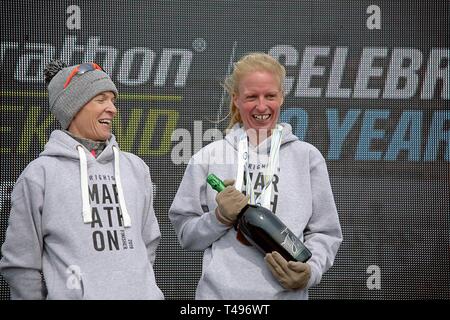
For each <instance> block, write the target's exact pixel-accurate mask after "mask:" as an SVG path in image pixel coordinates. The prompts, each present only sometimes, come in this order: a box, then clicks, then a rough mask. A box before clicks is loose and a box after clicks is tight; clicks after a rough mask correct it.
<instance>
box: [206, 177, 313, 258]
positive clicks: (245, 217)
mask: <svg viewBox="0 0 450 320" xmlns="http://www.w3.org/2000/svg"><path fill="white" fill-rule="evenodd" d="M206 181H207V182H208V183H209V185H210V186H211V187H212V188H213V189H214V190H216V191H217V192H221V191H222V190H223V189H225V185H224V184H223V181H222V180H220V179H219V178H218V177H217V176H215V175H214V174H210V175H208V177H207V179H206ZM236 227H237V229H238V230H239V231H240V232H241V233H242V234H243V235H244V237H245V239H246V240H247V241H248V242H250V243H251V244H252V245H254V246H255V247H256V248H257V249H258V250H260V251H261V252H262V253H263V254H266V253H270V252H272V251H277V252H278V253H279V254H281V255H282V256H283V257H284V258H285V259H286V260H287V261H301V262H305V261H307V260H308V259H309V258H311V252H310V251H309V250H308V248H306V247H305V245H304V244H303V243H302V242H301V241H300V240H299V239H298V238H297V236H296V235H295V234H294V233H293V232H292V231H291V230H289V229H288V227H286V225H285V224H284V223H283V222H282V221H281V220H280V219H279V218H278V217H277V216H276V215H275V214H274V213H273V212H272V211H270V210H268V209H266V208H264V207H262V206H256V205H252V204H247V205H246V206H245V207H244V208H242V210H241V212H240V213H239V216H238V219H237V220H236Z"/></svg>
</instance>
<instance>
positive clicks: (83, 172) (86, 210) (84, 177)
mask: <svg viewBox="0 0 450 320" xmlns="http://www.w3.org/2000/svg"><path fill="white" fill-rule="evenodd" d="M77 150H78V154H79V156H80V183H81V199H82V202H83V222H84V223H91V222H92V213H91V206H90V204H89V184H88V174H87V160H86V154H85V153H84V149H83V147H82V146H81V145H78V146H77ZM113 151H114V175H115V178H116V186H117V194H118V197H119V205H120V210H121V212H122V218H123V224H124V226H125V227H130V226H131V218H130V215H129V214H128V210H127V207H126V205H125V197H124V196H123V189H122V182H121V180H120V165H119V150H118V149H117V148H116V147H114V146H113Z"/></svg>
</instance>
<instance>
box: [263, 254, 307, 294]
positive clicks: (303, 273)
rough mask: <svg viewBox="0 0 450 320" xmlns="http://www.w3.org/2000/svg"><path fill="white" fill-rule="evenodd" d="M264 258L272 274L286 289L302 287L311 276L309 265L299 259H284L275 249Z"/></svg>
mask: <svg viewBox="0 0 450 320" xmlns="http://www.w3.org/2000/svg"><path fill="white" fill-rule="evenodd" d="M264 260H265V261H266V263H267V266H268V267H269V269H270V271H271V272H272V274H273V276H274V277H275V278H276V279H277V280H278V281H279V282H280V284H281V285H282V286H283V287H284V288H286V289H292V290H296V289H303V288H305V287H306V285H307V284H308V281H309V278H310V277H311V267H310V266H309V264H307V263H303V262H299V261H289V262H288V261H286V259H284V258H283V257H282V256H281V254H279V253H278V252H276V251H273V252H272V253H268V254H266V256H265V257H264Z"/></svg>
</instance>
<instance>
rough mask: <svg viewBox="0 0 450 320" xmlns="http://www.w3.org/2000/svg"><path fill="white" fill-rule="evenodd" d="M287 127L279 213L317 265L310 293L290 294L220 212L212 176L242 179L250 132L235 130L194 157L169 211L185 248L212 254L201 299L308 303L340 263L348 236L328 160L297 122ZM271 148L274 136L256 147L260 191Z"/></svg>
mask: <svg viewBox="0 0 450 320" xmlns="http://www.w3.org/2000/svg"><path fill="white" fill-rule="evenodd" d="M281 125H282V126H283V130H282V142H281V147H280V156H279V159H280V160H279V161H280V166H279V170H278V172H276V173H275V177H274V180H273V181H274V183H275V185H274V188H273V189H274V192H273V195H272V203H271V209H272V211H273V212H275V214H277V216H278V217H279V218H280V219H281V220H282V221H283V222H284V223H285V224H286V226H287V227H288V228H289V229H291V230H292V231H293V232H294V233H295V234H296V235H297V236H298V237H299V238H300V239H301V240H303V241H304V243H305V245H306V246H307V247H308V249H309V250H310V251H311V252H312V257H311V259H310V260H309V261H308V262H307V263H308V264H309V265H310V266H311V278H310V281H309V283H308V285H307V288H306V289H305V290H286V289H284V288H283V287H282V286H281V285H280V284H279V283H278V281H277V280H276V279H275V278H274V277H273V275H272V274H271V272H270V270H269V268H268V267H267V265H266V263H265V261H264V259H263V258H264V256H263V254H261V253H260V252H259V251H257V249H256V248H255V247H251V246H245V245H243V244H241V243H240V242H239V241H238V240H236V231H235V230H234V228H230V227H227V226H225V225H224V224H222V223H220V222H219V221H218V220H217V218H216V216H215V214H214V210H215V208H216V206H217V204H216V201H215V197H216V194H217V193H216V191H214V190H213V189H212V188H211V187H209V186H208V185H207V184H206V177H207V175H208V174H209V173H214V174H216V175H217V176H218V177H220V178H222V179H234V178H235V177H236V174H237V148H238V142H239V137H240V135H241V134H242V132H243V129H242V128H241V127H239V125H235V126H234V127H233V129H232V131H231V132H230V133H228V134H227V135H226V137H225V139H223V140H219V141H215V142H213V143H211V144H209V145H207V146H205V147H204V148H203V149H201V150H200V151H199V152H198V153H196V154H195V155H194V156H193V157H192V158H191V159H190V162H189V164H188V166H187V168H186V171H185V174H184V177H183V179H182V182H181V184H180V187H179V189H178V192H177V194H176V196H175V199H174V201H173V203H172V206H171V208H170V210H169V218H170V220H171V222H172V224H173V226H174V228H175V231H176V233H177V236H178V239H179V241H180V244H181V246H182V247H183V248H185V249H189V250H204V255H203V269H202V276H201V278H200V281H199V283H198V286H197V291H196V299H231V300H232V299H239V300H244V299H308V291H307V289H308V288H309V287H311V286H313V285H316V284H318V283H319V282H320V280H321V278H322V275H323V273H324V272H325V271H327V270H328V269H329V268H330V267H331V266H332V265H333V262H334V258H335V256H336V253H337V250H338V248H339V246H340V243H341V242H342V233H341V227H340V223H339V219H338V215H337V211H336V206H335V203H334V199H333V194H332V190H331V186H330V182H329V177H328V172H327V168H326V163H325V160H324V158H323V157H322V155H321V153H320V152H319V151H318V150H317V149H316V148H315V147H314V146H312V145H311V144H308V143H306V142H302V141H300V140H298V138H297V137H296V136H295V135H293V134H292V131H291V127H290V125H289V124H285V123H283V124H281ZM249 148H250V147H249ZM267 149H270V138H269V139H266V140H265V141H264V142H263V143H261V144H260V145H259V146H258V147H257V148H253V149H251V148H250V150H249V152H250V163H249V170H250V174H251V179H252V186H253V188H254V189H255V191H256V192H258V191H260V190H261V185H262V183H261V168H262V167H263V166H264V164H265V156H266V154H267V151H268V150H267ZM252 154H253V156H252ZM255 155H258V157H255ZM255 159H256V162H255Z"/></svg>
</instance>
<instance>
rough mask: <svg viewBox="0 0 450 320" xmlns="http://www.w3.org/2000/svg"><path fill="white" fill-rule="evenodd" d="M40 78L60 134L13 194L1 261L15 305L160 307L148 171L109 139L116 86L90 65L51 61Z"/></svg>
mask: <svg viewBox="0 0 450 320" xmlns="http://www.w3.org/2000/svg"><path fill="white" fill-rule="evenodd" d="M45 80H46V83H47V84H48V93H49V104H50V111H51V112H52V114H53V115H54V116H55V118H56V119H57V120H58V122H59V123H60V124H61V128H62V130H55V131H53V132H52V133H51V136H50V139H49V141H48V143H47V144H46V145H45V149H44V151H43V152H42V153H41V154H40V155H39V157H38V158H37V159H35V160H34V161H32V162H31V163H30V164H29V165H28V166H27V167H26V168H25V170H24V171H23V172H22V174H21V175H20V177H19V178H18V180H17V182H16V184H15V186H14V189H13V192H12V195H11V213H10V217H9V225H8V229H7V232H6V240H5V242H4V244H3V246H2V255H3V257H2V259H1V261H0V273H1V274H2V276H3V277H4V278H5V279H6V281H7V282H8V284H9V286H10V289H11V298H12V299H164V296H163V293H162V292H161V290H160V289H159V288H158V286H157V284H156V281H155V275H154V271H153V263H154V260H155V255H156V248H157V246H158V244H159V241H160V235H161V234H160V230H159V226H158V221H157V219H156V216H155V213H154V210H153V198H152V181H151V177H150V172H149V168H148V166H147V165H146V164H145V163H144V161H143V160H142V159H140V158H139V157H137V156H135V155H133V154H130V153H127V152H123V151H120V149H119V146H118V144H117V142H116V139H115V137H114V135H113V134H112V133H111V123H112V120H113V119H114V117H115V116H116V113H117V109H116V107H115V99H116V97H117V95H118V92H117V88H116V86H115V85H114V83H113V82H112V80H111V78H110V77H109V76H108V75H107V74H106V73H105V72H104V71H103V70H102V69H101V67H100V66H98V65H97V64H95V63H84V64H81V65H75V66H70V67H67V66H66V65H65V64H64V63H62V62H60V61H52V62H51V63H49V64H48V65H47V66H46V68H45ZM125 177H126V179H125Z"/></svg>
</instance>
